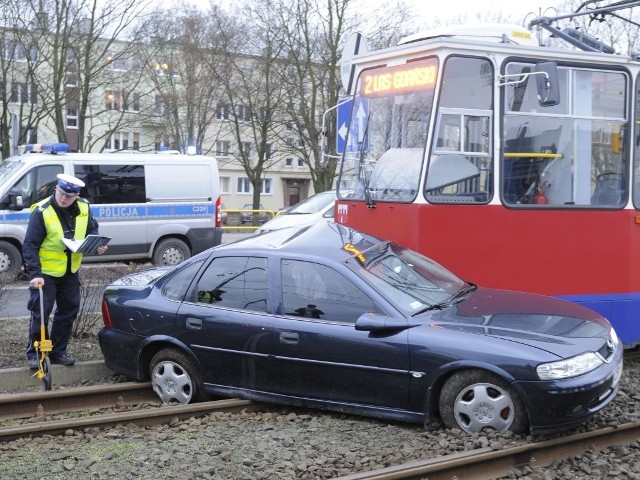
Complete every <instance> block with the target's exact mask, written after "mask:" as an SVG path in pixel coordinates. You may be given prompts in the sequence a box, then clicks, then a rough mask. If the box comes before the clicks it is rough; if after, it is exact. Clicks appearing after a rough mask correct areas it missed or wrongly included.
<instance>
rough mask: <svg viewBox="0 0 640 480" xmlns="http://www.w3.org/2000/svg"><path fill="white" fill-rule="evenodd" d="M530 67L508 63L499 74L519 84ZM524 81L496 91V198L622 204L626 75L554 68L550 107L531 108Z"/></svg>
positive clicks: (534, 103)
mask: <svg viewBox="0 0 640 480" xmlns="http://www.w3.org/2000/svg"><path fill="white" fill-rule="evenodd" d="M533 68H534V66H533V65H527V64H522V63H512V64H509V65H508V67H507V70H506V73H507V74H508V75H517V74H523V77H522V78H523V79H524V78H526V74H527V73H529V72H530V71H533ZM510 78H517V77H510ZM531 78H532V77H529V78H528V80H526V81H522V82H521V83H518V84H516V85H508V86H505V87H503V88H504V89H505V91H504V99H505V102H506V105H505V112H506V114H505V119H504V128H505V130H504V137H503V145H502V148H503V158H502V163H501V167H502V183H501V184H502V199H503V201H504V202H505V203H506V204H508V205H512V206H520V205H536V206H537V207H540V208H545V207H549V206H551V207H558V206H562V207H570V206H582V207H584V206H592V207H594V208H606V207H620V206H622V205H623V203H624V202H625V200H626V198H627V191H626V190H627V187H626V184H627V182H626V180H625V178H628V173H627V165H628V161H627V159H626V158H625V152H624V148H622V141H623V140H622V132H623V130H624V125H626V124H627V121H628V120H627V112H626V107H625V105H626V98H627V92H628V82H627V78H626V76H625V75H624V74H623V73H619V72H607V71H598V70H588V69H578V68H564V67H559V69H558V81H559V82H560V92H561V95H560V99H561V100H560V103H559V104H558V105H554V106H551V107H543V106H540V105H539V104H538V100H537V92H536V88H535V82H534V81H532V80H531Z"/></svg>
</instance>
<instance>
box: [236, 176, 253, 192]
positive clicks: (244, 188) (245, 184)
mask: <svg viewBox="0 0 640 480" xmlns="http://www.w3.org/2000/svg"><path fill="white" fill-rule="evenodd" d="M252 191H253V190H252V188H251V182H250V181H249V179H248V178H247V177H238V188H237V192H238V193H251V192H252Z"/></svg>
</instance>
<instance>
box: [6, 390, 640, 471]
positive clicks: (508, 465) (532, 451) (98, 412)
mask: <svg viewBox="0 0 640 480" xmlns="http://www.w3.org/2000/svg"><path fill="white" fill-rule="evenodd" d="M265 408H267V409H268V407H265V405H262V404H258V403H254V402H250V401H247V400H237V399H227V400H216V401H210V402H201V403H195V404H190V405H172V406H162V405H161V404H160V402H159V401H158V399H157V397H156V396H155V393H154V392H153V390H152V389H151V388H150V384H149V383H148V382H147V383H141V382H127V383H121V384H113V385H98V386H92V387H78V388H70V389H66V390H59V391H49V392H32V393H21V394H13V395H6V396H2V397H0V412H1V413H0V425H2V424H3V423H5V424H6V423H8V424H7V425H6V426H0V443H2V442H7V441H11V440H15V439H19V438H31V437H34V436H45V435H57V434H63V433H65V432H67V431H68V430H70V429H71V430H83V429H87V428H109V427H113V426H116V425H119V424H120V425H126V424H135V425H138V426H152V425H158V424H168V423H170V422H175V421H180V420H186V419H189V418H193V417H204V416H206V415H208V414H211V413H212V412H216V411H217V412H220V411H224V412H241V411H245V412H246V411H256V410H264V409H265ZM73 412H81V413H80V415H79V416H78V415H75V416H74V413H73ZM56 414H60V416H61V417H64V418H60V419H52V416H55V415H56ZM66 415H69V417H66ZM12 419H13V420H15V419H22V420H24V421H23V422H22V423H20V424H18V425H15V424H14V425H12V424H11V420H12ZM639 438H640V423H626V424H622V425H619V426H617V427H606V428H600V429H597V430H594V431H590V432H584V433H579V434H575V435H567V436H562V437H559V438H554V439H551V440H543V441H539V442H533V443H521V442H519V443H518V444H516V445H514V446H510V447H505V448H501V449H498V450H496V449H494V448H490V447H485V448H476V449H473V450H468V451H463V452H457V453H452V454H448V455H444V456H440V457H436V458H430V459H425V460H419V461H410V462H407V463H403V464H399V465H394V466H390V467H387V468H383V469H378V470H371V471H364V472H354V473H351V474H348V475H345V476H341V477H337V478H338V479H339V480H391V479H424V478H428V479H429V480H444V479H447V480H449V479H451V478H458V479H465V478H473V479H474V480H485V479H486V480H489V479H496V478H502V477H508V476H509V474H510V472H512V471H513V470H515V469H522V468H525V467H528V468H529V469H530V470H531V471H533V472H535V471H536V469H538V470H539V469H544V468H545V467H547V466H549V465H551V464H552V463H553V462H554V461H558V460H562V459H566V458H570V457H572V456H577V455H580V454H582V453H584V452H585V451H587V450H594V449H595V450H601V449H604V448H607V447H610V446H612V445H623V444H628V443H631V442H635V441H637V440H638V439H639Z"/></svg>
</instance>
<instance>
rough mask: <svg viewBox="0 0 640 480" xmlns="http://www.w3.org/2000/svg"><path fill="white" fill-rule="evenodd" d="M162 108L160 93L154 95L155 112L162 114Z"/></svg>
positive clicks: (162, 100) (162, 102)
mask: <svg viewBox="0 0 640 480" xmlns="http://www.w3.org/2000/svg"><path fill="white" fill-rule="evenodd" d="M164 109H165V107H164V99H163V98H162V95H156V102H155V110H154V111H155V114H156V115H164Z"/></svg>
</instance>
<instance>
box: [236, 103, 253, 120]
mask: <svg viewBox="0 0 640 480" xmlns="http://www.w3.org/2000/svg"><path fill="white" fill-rule="evenodd" d="M236 119H237V120H238V121H240V122H250V121H251V108H249V107H248V106H246V105H238V106H237V107H236Z"/></svg>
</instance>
